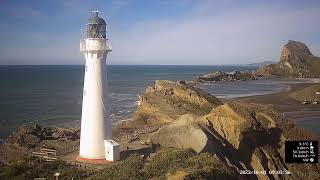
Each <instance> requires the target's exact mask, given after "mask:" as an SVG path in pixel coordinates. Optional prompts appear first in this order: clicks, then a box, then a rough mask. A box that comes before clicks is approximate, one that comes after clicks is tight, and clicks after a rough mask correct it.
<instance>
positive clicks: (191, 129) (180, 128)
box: [150, 114, 208, 152]
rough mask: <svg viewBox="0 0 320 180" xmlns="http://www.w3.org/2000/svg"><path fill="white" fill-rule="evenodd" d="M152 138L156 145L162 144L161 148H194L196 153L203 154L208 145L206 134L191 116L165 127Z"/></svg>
mask: <svg viewBox="0 0 320 180" xmlns="http://www.w3.org/2000/svg"><path fill="white" fill-rule="evenodd" d="M150 137H151V139H152V141H153V142H154V143H157V144H161V146H165V147H169V148H170V147H175V148H192V149H193V150H195V151H196V152H202V151H203V150H204V149H205V147H206V145H207V144H208V137H207V135H206V133H205V132H204V130H203V129H202V128H201V126H199V124H198V123H197V122H196V121H195V117H194V116H192V115H189V114H186V115H183V116H181V117H180V118H178V119H177V120H176V121H174V122H172V123H170V124H169V125H168V126H164V127H163V128H161V129H160V130H159V131H156V132H155V133H153V134H152V135H151V136H150ZM186 137H188V138H186Z"/></svg>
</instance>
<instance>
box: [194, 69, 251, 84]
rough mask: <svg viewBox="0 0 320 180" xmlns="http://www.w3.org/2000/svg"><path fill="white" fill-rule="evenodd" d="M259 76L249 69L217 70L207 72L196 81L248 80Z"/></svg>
mask: <svg viewBox="0 0 320 180" xmlns="http://www.w3.org/2000/svg"><path fill="white" fill-rule="evenodd" d="M256 79H257V78H256V77H255V76H254V74H253V73H251V72H249V71H245V72H241V71H235V72H230V73H226V72H223V71H217V72H214V73H210V74H206V75H203V76H199V77H197V78H196V80H195V81H196V82H216V81H248V80H256Z"/></svg>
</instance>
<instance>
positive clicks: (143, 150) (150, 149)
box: [120, 144, 158, 160]
mask: <svg viewBox="0 0 320 180" xmlns="http://www.w3.org/2000/svg"><path fill="white" fill-rule="evenodd" d="M157 147H158V145H156V144H150V145H149V146H146V147H140V148H134V149H131V148H127V149H126V150H123V151H121V152H120V159H121V160H124V159H126V158H128V157H129V156H131V155H138V156H141V157H142V158H143V159H147V158H148V157H150V154H151V153H154V152H156V150H157Z"/></svg>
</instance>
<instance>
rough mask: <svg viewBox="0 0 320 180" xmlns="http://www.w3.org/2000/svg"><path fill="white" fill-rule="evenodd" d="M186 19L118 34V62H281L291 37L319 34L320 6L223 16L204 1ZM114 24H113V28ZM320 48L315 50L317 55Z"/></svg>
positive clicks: (140, 26) (302, 38)
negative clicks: (282, 48) (282, 54)
mask: <svg viewBox="0 0 320 180" xmlns="http://www.w3.org/2000/svg"><path fill="white" fill-rule="evenodd" d="M203 7H206V8H202V10H205V11H201V12H200V11H199V9H201V8H199V7H198V8H196V10H197V11H194V12H190V14H189V15H188V16H186V17H185V18H184V19H180V20H168V21H152V22H146V23H139V24H137V25H136V26H135V27H131V28H130V29H128V31H125V32H121V33H113V37H112V39H113V41H114V44H113V47H114V51H113V52H112V54H111V60H110V63H112V64H240V63H249V62H257V61H263V60H278V57H279V56H280V51H281V46H282V45H283V44H284V43H286V41H287V40H288V39H294V40H298V41H302V42H304V43H306V44H308V43H309V42H308V41H309V40H310V39H311V38H312V37H314V36H315V35H316V34H319V31H320V30H319V24H317V23H316V22H317V21H318V17H319V16H320V8H300V9H299V8H294V7H277V6H256V7H248V8H245V9H237V10H235V11H227V10H226V11H225V12H220V13H219V14H217V13H216V12H210V8H208V7H207V5H204V6H203ZM111 28H112V27H111ZM313 44H315V45H316V46H319V44H320V42H313ZM317 53H319V52H314V54H317Z"/></svg>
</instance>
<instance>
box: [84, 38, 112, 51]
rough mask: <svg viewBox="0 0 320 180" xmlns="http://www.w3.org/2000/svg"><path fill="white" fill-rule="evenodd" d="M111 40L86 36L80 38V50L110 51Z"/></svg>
mask: <svg viewBox="0 0 320 180" xmlns="http://www.w3.org/2000/svg"><path fill="white" fill-rule="evenodd" d="M111 50H112V47H111V42H110V41H108V40H107V39H103V38H87V39H81V40H80V51H81V52H86V51H111Z"/></svg>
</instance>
